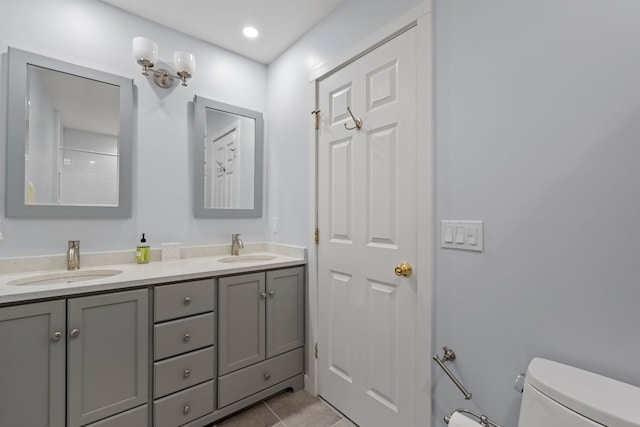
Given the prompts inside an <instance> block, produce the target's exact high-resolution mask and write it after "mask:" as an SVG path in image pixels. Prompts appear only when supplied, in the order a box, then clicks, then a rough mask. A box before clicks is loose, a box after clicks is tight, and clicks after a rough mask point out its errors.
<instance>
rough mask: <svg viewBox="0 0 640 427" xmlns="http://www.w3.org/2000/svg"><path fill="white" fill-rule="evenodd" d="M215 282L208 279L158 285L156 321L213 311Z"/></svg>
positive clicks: (155, 310)
mask: <svg viewBox="0 0 640 427" xmlns="http://www.w3.org/2000/svg"><path fill="white" fill-rule="evenodd" d="M214 283H215V282H214V279H207V280H198V281H195V282H186V283H176V284H175V285H166V286H158V287H156V288H155V291H154V292H155V301H154V311H153V315H154V318H153V319H154V322H162V321H165V320H171V319H177V318H179V317H186V316H192V315H194V314H200V313H205V312H207V311H213V308H214V304H215V301H214V293H215V286H214Z"/></svg>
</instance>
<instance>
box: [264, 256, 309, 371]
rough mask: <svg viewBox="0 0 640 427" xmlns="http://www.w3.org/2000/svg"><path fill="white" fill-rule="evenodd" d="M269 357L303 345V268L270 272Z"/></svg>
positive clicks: (268, 287) (268, 282) (268, 288)
mask: <svg viewBox="0 0 640 427" xmlns="http://www.w3.org/2000/svg"><path fill="white" fill-rule="evenodd" d="M266 332H267V358H269V357H273V356H277V355H278V354H282V353H285V352H287V351H290V350H293V349H294V348H298V347H302V346H303V345H304V267H297V268H289V269H286V270H276V271H267V331H266Z"/></svg>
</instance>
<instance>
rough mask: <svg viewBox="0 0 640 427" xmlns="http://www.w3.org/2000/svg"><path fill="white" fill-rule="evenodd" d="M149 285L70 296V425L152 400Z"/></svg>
mask: <svg viewBox="0 0 640 427" xmlns="http://www.w3.org/2000/svg"><path fill="white" fill-rule="evenodd" d="M148 308H149V298H148V293H147V290H146V289H143V290H136V291H127V292H118V293H113V294H104V295H96V296H89V297H83V298H75V299H70V300H69V301H68V313H67V316H68V320H67V330H68V334H69V338H68V360H67V363H68V366H67V374H68V390H67V392H68V397H67V405H68V417H69V419H68V426H69V427H76V426H81V425H85V424H88V423H91V422H94V421H97V420H100V419H103V418H106V417H108V416H110V415H113V414H117V413H119V412H122V411H125V410H127V409H131V408H133V407H135V406H138V405H142V404H144V403H146V402H147V401H148V377H149V374H148V366H149V361H148V358H149V314H148V313H149V311H148Z"/></svg>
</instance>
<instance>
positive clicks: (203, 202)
mask: <svg viewBox="0 0 640 427" xmlns="http://www.w3.org/2000/svg"><path fill="white" fill-rule="evenodd" d="M193 104H194V127H193V136H194V142H193V147H194V157H193V158H194V162H195V164H194V171H195V174H194V198H193V199H194V216H195V217H196V218H259V217H260V216H262V170H263V166H262V161H263V159H262V153H263V128H264V124H263V118H262V113H259V112H257V111H252V110H247V109H245V108H240V107H236V106H233V105H228V104H223V103H221V102H216V101H213V100H210V99H206V98H203V97H200V96H196V97H195V99H194V103H193Z"/></svg>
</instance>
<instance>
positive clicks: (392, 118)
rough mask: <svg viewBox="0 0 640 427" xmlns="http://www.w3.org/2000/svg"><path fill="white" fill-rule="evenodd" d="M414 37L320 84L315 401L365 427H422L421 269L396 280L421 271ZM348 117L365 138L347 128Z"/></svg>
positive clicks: (401, 37)
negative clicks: (401, 268) (399, 270)
mask: <svg viewBox="0 0 640 427" xmlns="http://www.w3.org/2000/svg"><path fill="white" fill-rule="evenodd" d="M417 34H418V30H417V29H416V28H415V27H413V28H411V29H409V30H407V31H405V32H403V33H401V34H400V35H398V36H396V37H395V38H393V39H391V40H389V41H388V42H386V43H384V44H382V45H380V46H379V47H377V48H376V49H374V50H372V51H370V52H369V53H367V54H366V55H365V56H362V57H360V58H359V59H357V60H355V61H353V62H351V63H350V64H349V65H347V66H345V67H344V68H341V69H340V70H338V71H337V72H335V73H333V74H330V75H328V76H327V77H325V78H322V79H320V80H319V81H318V83H317V84H318V86H317V87H318V91H317V101H318V103H317V106H318V109H319V110H320V111H321V113H320V117H321V120H320V124H321V126H320V129H319V130H318V134H317V150H318V154H317V156H318V157H317V221H318V228H319V231H320V234H319V238H320V242H319V245H318V248H317V255H318V258H317V275H318V276H317V287H318V288H317V297H318V325H317V328H318V344H319V347H320V351H319V361H318V367H317V369H318V371H317V375H318V377H317V378H318V392H319V394H320V395H321V396H322V397H323V398H325V399H326V400H327V401H328V402H329V403H331V404H333V405H334V406H336V407H337V408H338V409H339V410H340V411H342V412H344V413H345V414H346V415H347V416H348V417H350V418H351V419H353V421H355V422H356V423H358V424H360V425H363V426H367V427H374V426H392V425H393V426H413V425H418V424H423V423H424V422H426V420H422V421H418V420H417V419H416V414H419V413H420V410H419V409H418V408H417V407H416V402H417V399H416V390H417V389H418V385H417V384H416V369H417V368H416V344H415V341H416V323H417V318H418V317H417V308H418V295H417V292H418V286H417V280H418V274H417V269H416V271H414V273H413V274H412V275H411V276H409V277H398V276H396V275H395V273H394V268H395V267H396V265H398V264H400V263H401V262H409V263H411V264H414V267H416V266H417V259H418V256H417V252H418V243H417V239H416V234H417V233H416V231H417V229H418V227H417V218H416V215H417V212H418V209H417V204H416V191H417V190H418V188H417V182H416V181H417V170H416V156H417V152H418V149H417V144H418V141H417V129H418V128H419V126H418V123H417V116H416V111H417V104H418V100H417V96H416V90H417V78H416V77H417V76H416V68H417V67H416V37H417ZM347 107H350V108H351V111H352V112H353V114H354V115H355V117H356V118H361V119H362V128H361V129H351V130H349V129H346V128H345V124H346V125H347V126H348V127H350V128H351V127H353V126H354V125H355V123H354V121H353V119H352V118H351V116H350V114H349V113H348V111H347ZM421 190H422V189H421ZM425 237H426V236H425ZM428 274H430V272H429V273H428ZM427 338H428V337H425V339H427ZM421 363H422V362H421ZM426 413H428V411H427V412H426Z"/></svg>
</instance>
